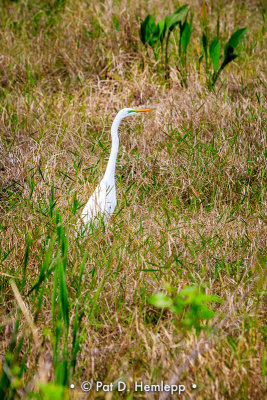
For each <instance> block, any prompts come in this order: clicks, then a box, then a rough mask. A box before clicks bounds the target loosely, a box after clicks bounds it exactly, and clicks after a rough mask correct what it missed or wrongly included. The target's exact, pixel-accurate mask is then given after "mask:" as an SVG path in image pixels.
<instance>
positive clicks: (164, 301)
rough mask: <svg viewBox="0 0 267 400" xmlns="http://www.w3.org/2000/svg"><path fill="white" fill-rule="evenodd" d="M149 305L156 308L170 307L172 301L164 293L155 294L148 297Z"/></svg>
mask: <svg viewBox="0 0 267 400" xmlns="http://www.w3.org/2000/svg"><path fill="white" fill-rule="evenodd" d="M149 303H150V304H152V305H153V306H155V307H158V308H164V307H170V306H171V305H172V299H171V298H170V297H169V296H168V295H167V294H165V293H156V294H154V295H152V296H150V297H149Z"/></svg>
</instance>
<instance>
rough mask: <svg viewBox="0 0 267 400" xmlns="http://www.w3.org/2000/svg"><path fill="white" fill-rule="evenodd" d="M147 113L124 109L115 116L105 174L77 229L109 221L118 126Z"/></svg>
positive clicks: (114, 201)
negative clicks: (139, 114)
mask: <svg viewBox="0 0 267 400" xmlns="http://www.w3.org/2000/svg"><path fill="white" fill-rule="evenodd" d="M147 111H152V110H150V109H149V110H139V109H138V110H134V109H131V108H124V109H123V110H121V111H119V112H118V114H117V115H116V117H115V119H114V121H113V124H112V127H111V138H112V146H111V152H110V156H109V160H108V165H107V168H106V172H105V174H104V177H103V179H102V180H101V182H100V183H99V185H98V186H97V188H96V189H95V191H94V193H93V194H92V196H91V197H90V198H89V200H88V202H87V204H86V205H85V207H84V209H83V211H82V213H81V216H80V218H79V221H78V224H77V228H78V229H80V228H81V225H83V227H84V228H85V229H86V228H87V227H88V226H90V224H91V223H92V224H93V225H95V224H96V223H99V221H100V220H103V222H104V225H105V226H107V225H108V222H109V219H110V217H111V216H112V214H113V212H114V210H115V207H116V204H117V200H116V187H115V168H116V161H117V155H118V150H119V135H118V129H119V125H120V123H121V121H122V120H123V119H124V118H127V117H130V116H132V115H136V114H138V113H143V112H147Z"/></svg>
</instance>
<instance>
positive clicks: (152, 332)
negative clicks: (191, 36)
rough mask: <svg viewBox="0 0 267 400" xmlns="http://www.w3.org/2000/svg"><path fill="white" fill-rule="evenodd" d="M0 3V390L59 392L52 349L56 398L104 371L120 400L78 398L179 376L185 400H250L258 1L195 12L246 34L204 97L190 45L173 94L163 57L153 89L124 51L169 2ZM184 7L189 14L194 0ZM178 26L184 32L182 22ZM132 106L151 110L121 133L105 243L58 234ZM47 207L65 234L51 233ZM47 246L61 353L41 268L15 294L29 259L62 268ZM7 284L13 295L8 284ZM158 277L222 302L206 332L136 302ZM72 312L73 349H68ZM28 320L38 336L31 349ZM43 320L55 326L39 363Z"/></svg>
mask: <svg viewBox="0 0 267 400" xmlns="http://www.w3.org/2000/svg"><path fill="white" fill-rule="evenodd" d="M2 4H3V5H4V6H3V8H2V11H1V17H0V18H1V20H0V21H1V44H0V96H1V102H0V103H1V104H0V116H1V118H0V130H1V139H0V154H1V159H0V210H1V219H0V228H1V235H0V249H1V250H0V277H1V281H0V282H1V283H0V285H1V286H0V287H1V291H0V304H1V307H0V310H1V312H0V318H1V319H0V338H1V340H0V357H1V360H2V367H0V376H1V374H2V378H0V379H2V380H1V381H0V382H1V384H2V387H5V386H4V385H5V381H4V378H3V376H4V366H5V368H6V365H7V364H6V355H7V354H9V353H10V352H11V353H12V354H13V355H14V357H13V358H12V357H11V358H10V360H11V361H10V363H9V364H8V366H9V369H8V372H7V376H8V377H9V380H10V381H11V382H12V385H11V387H12V389H10V390H9V392H8V395H9V396H11V397H7V398H30V397H29V396H30V393H35V394H36V396H37V397H36V398H38V399H43V398H44V399H50V398H54V397H46V396H48V394H47V393H48V392H42V389H41V390H40V389H39V386H38V385H39V383H40V382H42V383H43V384H46V383H47V382H55V383H57V384H58V383H59V382H60V377H59V373H58V372H57V371H59V369H58V368H59V364H62V361H64V357H66V360H65V361H66V365H67V367H66V369H65V371H68V376H67V377H65V381H64V379H63V380H61V383H62V384H63V385H65V386H69V385H70V383H75V386H76V388H75V389H73V390H67V393H66V394H65V396H66V397H65V398H68V397H67V396H70V398H75V399H76V398H77V399H80V398H87V397H88V394H87V393H84V394H82V392H81V391H80V389H79V385H80V384H81V382H82V381H85V380H88V381H91V380H94V381H96V380H101V381H104V382H106V383H111V382H115V381H117V380H119V379H122V380H124V381H125V382H126V383H127V385H128V387H129V389H130V392H129V393H128V397H127V395H126V394H125V393H124V394H123V395H122V394H119V393H117V392H114V393H112V395H111V394H107V393H96V392H95V391H93V392H91V393H90V395H91V397H90V398H105V399H110V398H122V397H123V396H124V397H123V398H132V399H134V398H155V399H156V398H162V399H163V398H166V394H163V393H161V394H160V395H159V394H152V393H134V392H133V383H134V382H135V381H140V380H142V381H143V382H145V383H149V384H152V383H156V382H160V381H161V380H164V381H165V382H166V383H170V382H172V383H173V384H178V383H180V384H184V385H185V386H186V394H184V397H185V398H198V399H206V398H210V399H244V398H247V399H255V398H257V397H258V398H263V397H264V390H265V388H266V382H265V380H266V372H265V362H266V361H265V360H266V356H265V355H264V321H265V318H266V316H265V314H264V297H263V293H264V289H265V281H264V266H265V258H264V257H265V252H266V228H265V225H264V221H265V220H264V218H265V215H264V212H265V208H264V207H265V197H264V183H265V181H264V171H265V170H264V167H265V164H264V162H265V160H264V150H265V135H264V122H265V113H264V105H265V92H264V89H265V78H264V52H265V50H264V31H263V28H262V19H261V13H262V8H261V5H260V4H258V2H248V1H245V2H239V1H227V2H224V4H223V5H221V4H220V2H219V1H218V2H211V4H210V13H211V15H215V12H216V10H217V7H219V8H221V26H222V27H224V29H225V35H227V32H228V31H233V28H234V26H236V25H239V24H242V25H249V27H250V33H249V35H248V37H247V38H246V43H245V44H244V48H243V52H242V57H241V58H240V59H239V60H238V61H237V62H236V63H234V65H232V66H231V67H229V69H226V70H225V72H224V73H223V76H222V77H221V79H222V81H220V82H218V84H217V86H216V88H215V90H214V91H210V90H208V89H207V88H206V87H205V84H204V82H203V79H202V78H203V77H201V75H199V73H198V71H197V69H196V67H195V58H194V57H195V54H194V52H193V49H192V52H191V54H190V61H191V69H190V77H189V79H188V87H187V88H185V87H183V86H182V85H181V82H180V80H179V77H178V75H177V71H176V69H175V66H174V65H172V66H171V74H170V81H169V82H168V83H167V84H163V83H162V82H161V79H159V77H158V74H157V70H156V66H155V63H154V61H153V60H152V61H151V59H150V58H149V57H148V56H147V54H146V50H145V49H144V48H143V47H142V45H141V42H140V40H139V37H138V29H139V23H140V19H142V18H144V17H145V15H146V14H147V12H151V13H152V11H153V13H154V14H155V15H156V17H157V18H158V19H160V18H161V17H162V16H164V15H165V10H168V11H172V10H174V8H175V4H174V3H173V2H172V1H168V2H165V3H164V6H162V2H159V1H156V0H153V1H151V2H149V3H148V5H144V2H142V1H137V2H135V4H134V5H133V4H132V3H131V4H130V3H129V2H126V1H124V0H122V1H118V2H112V1H108V2H105V3H101V2H97V1H92V2H84V1H80V2H77V1H72V2H69V1H58V2H57V1H49V2H44V1H41V0H39V1H33V2H18V3H16V2H9V1H3V2H2ZM190 5H191V7H192V8H193V10H194V13H195V19H196V21H197V18H198V15H199V12H200V2H198V1H193V2H192V4H191V3H190ZM166 12H167V11H166ZM114 18H116V21H117V24H118V25H116V24H115V26H118V27H119V28H118V30H117V29H115V28H114ZM214 23H215V19H214ZM194 29H195V30H196V34H197V30H198V29H200V28H199V26H198V23H197V22H196V23H195V28H194ZM265 36H266V34H265ZM192 46H193V45H192ZM139 105H144V106H145V105H153V106H155V107H156V110H155V113H154V115H153V116H151V117H149V118H148V117H146V118H145V117H143V118H142V119H138V120H137V119H136V120H131V121H127V122H125V123H124V124H123V126H122V127H121V134H120V143H121V144H120V152H119V158H118V164H117V170H116V171H117V183H118V206H117V209H116V213H115V216H114V218H113V219H112V223H111V225H110V228H109V231H108V234H107V235H106V234H105V233H103V232H101V231H99V232H95V233H93V234H92V235H89V237H87V238H79V239H75V238H74V232H73V224H74V223H75V221H76V219H77V215H78V214H79V210H80V207H82V205H83V204H84V203H85V201H86V200H87V199H88V197H89V196H90V194H91V193H92V191H93V190H94V187H95V185H96V184H97V182H98V181H99V178H100V177H101V176H102V174H103V171H104V168H105V165H106V162H107V158H108V156H109V149H110V126H111V122H112V119H113V117H114V116H115V114H116V112H117V111H118V110H119V109H121V108H123V107H126V106H127V107H128V106H130V107H133V106H139ZM59 212H60V213H61V215H62V220H63V222H62V226H64V229H65V236H66V238H67V239H66V242H64V240H65V239H60V235H61V234H60V233H58V232H59V231H58V228H57V227H58V226H59V221H58V219H57V218H59V217H58V213H59ZM63 236H64V235H63ZM65 236H64V237H65ZM57 240H58V242H57ZM61 240H62V242H61ZM63 243H65V245H66V243H67V245H66V246H67V256H66V260H67V261H66V271H65V272H66V274H65V278H66V283H67V284H66V287H67V291H68V293H67V295H68V296H67V298H68V306H69V328H68V332H67V339H68V340H67V342H66V343H68V345H67V347H68V352H66V353H64V351H65V350H64V351H63V350H62V346H63V345H64V343H65V342H64V340H65V339H66V338H65V336H64V335H65V333H64V332H65V331H64V323H65V322H64V321H63V320H64V318H63V317H64V315H63V314H64V313H63V312H62V311H60V304H61V300H60V299H61V297H60V296H61V294H60V292H56V293H57V294H56V295H55V302H54V303H55V304H54V303H53V301H54V300H53V298H54V297H53V296H54V294H53V293H54V291H55V290H56V289H55V285H56V284H55V278H54V275H55V270H51V273H50V274H47V275H45V278H44V279H43V278H42V279H43V280H42V281H41V282H40V285H39V286H37V288H36V289H34V290H32V292H31V293H30V294H28V293H29V291H30V290H31V289H32V287H33V285H36V283H38V279H39V278H40V276H41V275H42V268H43V265H45V263H46V262H47V266H46V267H47V270H46V271H48V270H49V268H50V267H51V266H52V267H53V266H54V265H55V263H56V260H57V257H62V260H63V264H64V262H65V261H64V260H65V258H64V257H65V255H64V254H65V253H64V245H63ZM62 249H63V250H62ZM49 257H50V258H49ZM84 257H85V258H84ZM46 260H47V261H46ZM83 260H84V270H83V273H82V275H80V268H81V265H82V263H83ZM64 265H65V264H64ZM52 267H51V268H52ZM45 274H46V272H45ZM11 278H12V279H14V281H15V285H16V286H14V285H13V286H12V287H11V284H10V279H11ZM12 282H13V281H12ZM164 282H169V283H170V284H171V286H172V287H174V288H175V289H176V291H177V292H179V291H180V290H181V288H182V287H184V286H189V285H197V286H201V287H202V288H204V290H205V292H206V293H209V294H216V295H217V296H219V297H220V298H221V299H223V303H222V304H219V305H218V304H217V305H216V306H215V311H216V317H215V318H214V320H212V321H211V325H212V326H213V328H214V331H213V334H212V335H211V337H209V336H208V335H207V334H206V333H205V332H202V333H201V334H200V336H197V335H196V334H195V332H194V331H191V332H186V333H185V332H184V331H182V330H181V329H180V325H179V317H177V316H176V317H175V316H174V315H173V314H172V313H171V312H169V311H166V310H163V311H160V310H159V309H155V308H154V307H153V306H152V305H150V304H149V302H148V297H149V295H150V294H152V293H155V292H159V291H164V290H165V289H164ZM12 288H13V290H12ZM16 288H17V289H16ZM16 290H18V293H19V294H20V295H19V296H21V300H20V301H23V302H24V303H25V309H24V308H23V306H21V304H22V303H21V304H19V302H18V298H19V299H20V297H18V295H17V296H15V295H14V293H17V292H16ZM27 294H28V295H27ZM53 304H54V305H53ZM19 310H21V312H20V311H19ZM25 310H27V311H25ZM77 310H78V311H77ZM76 312H77V313H78V314H76ZM77 315H78V317H77V318H78V328H77V329H78V334H77V337H78V338H79V341H80V342H79V343H80V345H79V346H78V352H77V353H75V357H74V356H73V353H72V351H73V348H72V345H73V337H74V332H75V329H76V328H75V326H76V325H75V324H76V322H77V321H76V316H77ZM27 316H28V317H27ZM29 316H30V317H29ZM27 318H28V319H27ZM29 318H30V321H32V322H31V323H33V324H34V325H35V326H37V328H38V334H37V336H38V338H37V339H36V337H35V340H33V332H32V325H31V324H29ZM56 320H58V321H61V320H62V321H63V322H62V324H63V325H62V326H61V328H60V329H61V331H60V332H61V333H60V334H59V338H60V339H59V340H60V345H59V349H60V350H59V351H58V353H57V355H56V356H55V346H56V345H55V343H56V341H57V338H58V336H57V335H58V332H57V330H56V323H55V321H56ZM27 321H28V322H27ZM75 321H76V322H75ZM16 323H17V324H18V327H17V331H16ZM58 329H59V328H58ZM14 332H15V333H14ZM35 335H36V333H35ZM12 338H15V341H14V343H13V347H12V345H10V343H11V344H12V340H13V339H12ZM75 340H78V339H75ZM20 341H21V344H20ZM36 343H39V344H38V346H37V345H36ZM10 346H11V347H10ZM198 350H199V352H198ZM64 354H67V356H66V355H65V356H64ZM72 357H74V358H72ZM73 360H75V363H73ZM24 363H25V367H23V365H24ZM21 366H22V367H21ZM20 367H21V368H22V369H21V373H19V372H18V370H19V368H20ZM16 368H17V369H16ZM5 371H6V370H5ZM193 383H195V384H197V389H196V390H195V391H194V390H193V389H192V384H193ZM43 390H45V389H43ZM51 390H52V389H51ZM53 390H54V392H53V393H54V394H53V396H55V393H57V394H58V396H60V386H58V387H57V388H54V389H53ZM0 391H1V388H0ZM0 393H1V392H0ZM44 393H46V394H44ZM12 396H13V397H12ZM62 396H63V395H62ZM164 396H165V397H164ZM55 398H56V397H55ZM58 398H63V397H58Z"/></svg>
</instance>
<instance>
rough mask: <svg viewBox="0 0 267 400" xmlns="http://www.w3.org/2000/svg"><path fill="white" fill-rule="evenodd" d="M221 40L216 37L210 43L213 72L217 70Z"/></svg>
mask: <svg viewBox="0 0 267 400" xmlns="http://www.w3.org/2000/svg"><path fill="white" fill-rule="evenodd" d="M220 49H221V41H220V40H219V39H218V38H217V37H216V38H215V39H213V41H212V42H211V44H210V56H211V59H212V65H213V70H214V72H217V71H218V68H219V62H220Z"/></svg>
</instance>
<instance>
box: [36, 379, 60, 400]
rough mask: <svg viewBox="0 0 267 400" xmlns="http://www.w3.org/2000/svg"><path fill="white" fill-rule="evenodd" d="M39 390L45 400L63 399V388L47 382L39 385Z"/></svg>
mask: <svg viewBox="0 0 267 400" xmlns="http://www.w3.org/2000/svg"><path fill="white" fill-rule="evenodd" d="M39 388H40V391H41V393H42V394H43V396H44V397H43V398H44V399H45V400H52V399H53V400H62V399H63V398H64V393H65V388H64V387H63V386H60V385H56V384H54V383H52V382H48V383H45V384H43V383H41V384H40V385H39Z"/></svg>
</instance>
